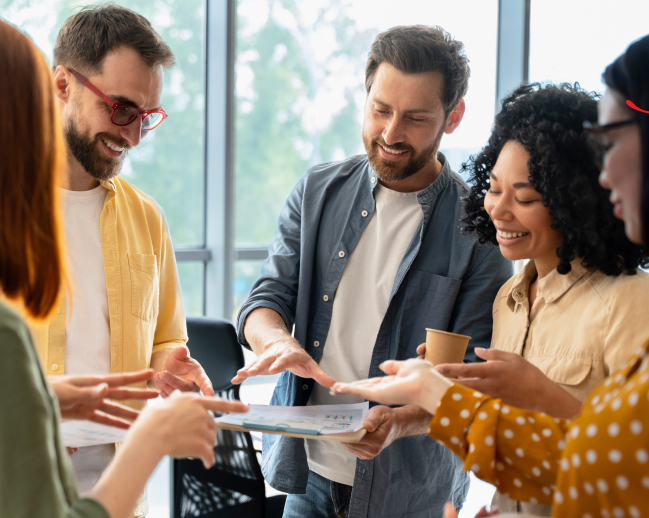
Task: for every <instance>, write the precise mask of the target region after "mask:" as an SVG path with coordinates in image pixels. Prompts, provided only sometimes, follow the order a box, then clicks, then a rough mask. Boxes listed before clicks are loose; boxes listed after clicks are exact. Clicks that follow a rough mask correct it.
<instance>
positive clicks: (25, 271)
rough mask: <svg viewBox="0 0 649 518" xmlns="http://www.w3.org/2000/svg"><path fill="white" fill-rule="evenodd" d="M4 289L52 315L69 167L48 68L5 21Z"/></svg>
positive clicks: (0, 126)
mask: <svg viewBox="0 0 649 518" xmlns="http://www.w3.org/2000/svg"><path fill="white" fill-rule="evenodd" d="M0 67H1V69H2V73H0V156H1V157H2V159H0V290H2V292H4V295H5V296H7V297H8V298H9V299H16V300H18V301H19V302H21V303H22V305H24V308H25V309H26V311H27V313H28V314H29V315H31V316H32V317H35V318H45V317H47V316H48V315H49V314H50V312H51V311H52V309H53V308H54V306H55V305H56V302H57V299H58V296H59V292H60V291H61V285H62V284H63V259H62V254H61V246H62V245H61V244H62V241H61V230H60V225H59V218H60V216H59V211H58V199H57V187H58V183H59V175H60V174H62V171H63V167H64V166H65V148H64V141H63V133H62V129H61V122H60V120H59V115H58V110H57V106H56V102H55V96H54V85H53V81H52V76H51V72H50V70H49V67H48V66H47V63H46V62H45V59H44V57H43V55H42V54H41V53H40V52H39V51H38V49H37V48H36V47H35V46H34V44H33V43H32V42H31V41H30V40H29V39H28V38H27V37H26V36H25V35H24V34H22V33H21V32H20V31H19V30H18V29H16V28H15V27H13V26H12V25H9V24H8V23H5V22H3V21H0Z"/></svg>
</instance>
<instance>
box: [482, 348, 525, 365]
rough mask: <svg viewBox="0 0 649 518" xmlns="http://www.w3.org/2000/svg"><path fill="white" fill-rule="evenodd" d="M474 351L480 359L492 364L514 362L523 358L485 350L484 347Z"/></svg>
mask: <svg viewBox="0 0 649 518" xmlns="http://www.w3.org/2000/svg"><path fill="white" fill-rule="evenodd" d="M474 350H475V353H476V355H477V356H478V358H482V359H483V360H488V361H492V362H493V361H497V362H513V361H516V360H520V358H521V355H520V354H516V353H509V352H506V351H499V350H498V349H485V348H484V347H476V348H475V349H474Z"/></svg>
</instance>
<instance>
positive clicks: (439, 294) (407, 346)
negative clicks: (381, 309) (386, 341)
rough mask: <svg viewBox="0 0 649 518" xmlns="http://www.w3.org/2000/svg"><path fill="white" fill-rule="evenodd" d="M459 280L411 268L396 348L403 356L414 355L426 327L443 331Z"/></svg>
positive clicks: (446, 328)
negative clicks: (397, 347)
mask: <svg viewBox="0 0 649 518" xmlns="http://www.w3.org/2000/svg"><path fill="white" fill-rule="evenodd" d="M461 285H462V281H461V280H460V279H453V278H451V277H443V276H441V275H437V274H434V273H431V272H425V271H422V270H411V271H410V274H409V276H408V285H407V286H406V293H405V298H404V302H403V314H402V317H401V332H400V339H399V348H400V349H401V350H402V351H405V352H406V355H405V356H404V358H411V357H414V356H416V347H417V345H419V344H420V343H423V342H425V341H426V328H427V327H430V328H432V329H439V330H441V331H447V330H448V325H449V322H450V320H451V314H452V313H453V308H454V306H455V299H456V298H457V295H458V293H459V292H460V286H461Z"/></svg>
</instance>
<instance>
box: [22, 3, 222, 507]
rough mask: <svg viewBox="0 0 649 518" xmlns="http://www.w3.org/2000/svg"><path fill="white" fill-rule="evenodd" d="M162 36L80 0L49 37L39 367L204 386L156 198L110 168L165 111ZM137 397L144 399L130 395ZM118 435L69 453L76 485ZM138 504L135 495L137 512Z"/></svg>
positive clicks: (169, 386)
mask: <svg viewBox="0 0 649 518" xmlns="http://www.w3.org/2000/svg"><path fill="white" fill-rule="evenodd" d="M173 61H174V57H173V54H172V52H171V50H170V49H169V47H168V46H167V45H166V44H165V43H164V41H162V39H161V38H160V36H159V35H158V34H157V33H156V32H155V31H154V30H153V28H152V27H151V24H150V23H149V22H148V21H147V20H146V19H145V18H143V17H142V16H140V15H139V14H137V13H135V12H133V11H131V10H129V9H126V8H123V7H119V6H115V5H110V4H109V5H105V6H93V7H89V8H84V9H83V10H81V12H79V13H78V14H76V15H74V16H72V17H70V18H68V20H66V22H65V23H64V25H63V27H62V29H61V31H60V33H59V35H58V38H57V41H56V46H55V48H54V81H55V90H56V96H57V97H58V101H59V102H58V104H59V109H60V113H61V118H62V122H63V124H64V128H65V137H66V144H67V151H68V153H67V158H68V160H67V162H68V163H67V168H66V174H65V175H64V177H63V179H62V184H63V185H62V188H61V189H60V195H61V197H62V198H63V217H64V222H65V225H64V228H65V234H66V235H65V237H66V245H67V250H66V251H67V254H66V255H67V259H68V265H67V266H68V268H67V273H68V279H69V281H70V288H71V289H69V290H68V291H67V293H66V294H65V296H64V297H61V300H60V302H59V307H58V309H57V311H56V316H55V318H54V319H53V320H52V321H50V322H49V323H47V324H46V325H43V326H34V328H33V332H34V336H35V338H36V342H37V346H38V349H39V354H40V356H41V359H42V361H43V366H44V368H45V370H46V372H47V374H48V375H61V374H74V375H88V374H108V373H121V372H130V371H138V370H141V369H145V368H149V367H152V368H153V369H154V371H155V373H156V374H155V377H154V381H155V385H156V387H157V388H158V389H159V390H160V391H161V393H162V395H163V397H164V396H168V395H169V394H171V392H172V391H173V390H175V389H179V390H184V391H190V390H195V391H198V390H202V391H203V392H204V393H206V394H210V395H212V394H213V390H212V385H211V383H210V381H209V379H208V378H207V376H206V375H205V372H204V370H203V368H202V367H201V366H200V365H199V364H198V362H196V361H195V360H193V359H191V358H190V357H189V354H188V350H187V348H186V347H185V345H184V344H185V343H186V342H187V330H186V323H185V314H184V311H183V304H182V297H181V293H180V285H179V280H178V274H177V270H176V263H175V259H174V251H173V247H172V244H171V239H170V236H169V230H168V227H167V224H166V221H165V218H164V214H163V213H162V210H161V209H160V207H159V206H158V204H157V203H156V202H155V201H154V200H153V199H152V198H150V197H149V196H147V195H146V194H144V193H142V192H141V191H139V190H138V189H136V188H134V187H133V186H131V185H129V184H128V183H127V182H126V181H124V180H123V179H121V178H120V177H119V176H118V174H119V172H120V169H121V167H122V163H123V161H124V158H125V157H126V154H127V152H128V151H129V150H130V149H131V148H133V147H135V146H137V145H138V144H139V143H140V139H142V138H143V137H145V136H146V135H147V133H148V132H149V131H152V130H154V128H155V127H156V126H158V125H159V124H160V123H162V122H163V120H164V119H165V118H166V117H167V114H166V113H165V112H164V110H163V109H162V106H161V92H162V84H163V69H164V68H167V67H170V66H171V65H172V64H173ZM127 404H131V406H133V407H135V408H140V407H141V405H142V402H139V401H135V402H129V403H127ZM114 452H115V445H113V444H109V445H101V446H90V447H86V448H81V449H80V450H79V451H78V452H75V453H74V454H73V455H72V462H73V465H74V467H75V472H76V475H77V480H78V485H79V492H80V493H81V494H83V493H85V492H87V491H88V490H90V489H91V488H92V486H93V485H94V484H95V482H96V481H97V479H98V477H99V475H100V474H101V472H102V471H103V469H104V468H105V467H106V465H107V464H108V462H109V461H110V459H111V458H112V456H113V454H114ZM146 511H147V504H146V499H145V498H143V499H142V500H141V501H140V503H139V505H138V507H137V509H136V511H135V515H134V516H143V515H144V514H145V513H146Z"/></svg>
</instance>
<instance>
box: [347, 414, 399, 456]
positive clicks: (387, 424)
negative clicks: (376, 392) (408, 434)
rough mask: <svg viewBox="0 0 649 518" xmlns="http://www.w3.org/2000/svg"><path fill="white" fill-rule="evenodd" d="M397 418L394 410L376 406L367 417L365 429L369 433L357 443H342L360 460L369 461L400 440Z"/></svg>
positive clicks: (364, 423) (364, 424)
mask: <svg viewBox="0 0 649 518" xmlns="http://www.w3.org/2000/svg"><path fill="white" fill-rule="evenodd" d="M396 421H397V420H396V416H395V412H394V410H393V409H392V408H389V407H387V406H375V407H372V408H371V409H370V411H369V412H368V413H367V415H366V416H365V421H364V422H363V428H365V429H366V430H367V433H366V434H365V435H364V436H363V438H362V439H361V440H360V441H358V442H356V443H351V442H350V443H345V442H343V443H341V444H342V445H343V446H344V447H345V448H346V449H347V450H348V451H350V452H352V453H353V454H354V455H356V456H357V457H358V458H359V459H363V460H369V459H373V458H374V457H376V456H377V455H378V454H379V453H381V452H382V451H383V450H384V449H385V448H387V447H388V446H390V444H392V442H394V441H395V440H396V439H398V438H399V433H398V428H399V427H398V426H397V425H396Z"/></svg>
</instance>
